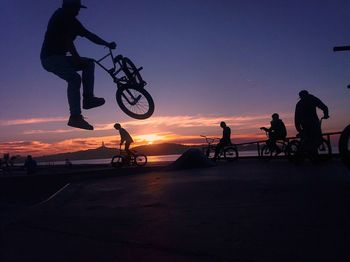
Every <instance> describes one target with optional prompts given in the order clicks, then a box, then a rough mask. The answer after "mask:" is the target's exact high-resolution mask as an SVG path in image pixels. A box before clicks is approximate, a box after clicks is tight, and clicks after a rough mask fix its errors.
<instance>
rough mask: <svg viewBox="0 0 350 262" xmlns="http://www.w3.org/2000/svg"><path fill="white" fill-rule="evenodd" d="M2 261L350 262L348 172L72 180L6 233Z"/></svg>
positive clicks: (236, 169)
mask: <svg viewBox="0 0 350 262" xmlns="http://www.w3.org/2000/svg"><path fill="white" fill-rule="evenodd" d="M0 241H1V242H0V261H2V262H7V261H23V260H26V261H350V172H349V171H348V170H347V169H345V167H343V166H342V165H341V163H340V162H338V161H331V162H328V163H326V164H324V165H321V166H313V165H311V164H308V163H306V164H304V165H300V166H295V165H292V164H290V163H288V162H287V161H286V160H275V161H271V162H264V161H258V160H253V159H247V160H239V161H238V162H235V163H229V164H226V163H225V164H220V165H218V166H217V167H213V168H207V169H193V170H186V171H172V172H162V171H154V172H149V173H147V174H140V175H135V176H121V177H113V178H103V179H95V180H89V181H85V182H83V181H81V182H76V183H71V184H70V185H69V186H67V187H65V188H64V190H62V191H61V192H60V193H58V194H57V195H56V196H55V197H53V198H52V199H50V200H49V201H47V202H44V203H42V204H40V205H35V206H32V207H26V208H24V209H21V211H20V212H18V213H16V216H13V217H11V219H10V220H9V219H8V220H7V221H6V223H5V222H3V224H2V227H1V238H0Z"/></svg>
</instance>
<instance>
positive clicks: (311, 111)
mask: <svg viewBox="0 0 350 262" xmlns="http://www.w3.org/2000/svg"><path fill="white" fill-rule="evenodd" d="M299 97H300V100H299V102H298V103H297V105H296V107H295V115H294V123H295V128H296V130H297V131H298V133H299V134H298V135H299V136H300V137H301V140H302V143H301V147H302V148H301V150H302V151H304V152H307V153H309V154H310V156H311V157H316V156H317V152H318V147H319V146H320V145H321V144H322V130H321V122H320V120H319V118H318V115H317V108H319V109H321V110H322V111H323V119H328V118H329V115H328V107H327V106H326V105H325V104H324V103H323V102H322V101H321V100H320V99H319V98H317V97H315V96H313V95H311V94H309V92H308V91H306V90H302V91H300V92H299Z"/></svg>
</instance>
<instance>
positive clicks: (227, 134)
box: [213, 121, 231, 161]
mask: <svg viewBox="0 0 350 262" xmlns="http://www.w3.org/2000/svg"><path fill="white" fill-rule="evenodd" d="M220 127H221V128H222V129H223V131H222V138H221V139H220V142H219V143H218V144H217V145H216V148H215V155H214V158H213V161H216V159H217V158H218V156H219V154H220V152H221V150H222V149H223V148H224V147H225V146H228V145H231V129H230V128H229V127H228V126H227V125H226V123H225V122H224V121H222V122H221V123H220Z"/></svg>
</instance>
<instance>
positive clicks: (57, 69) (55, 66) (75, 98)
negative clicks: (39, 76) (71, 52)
mask: <svg viewBox="0 0 350 262" xmlns="http://www.w3.org/2000/svg"><path fill="white" fill-rule="evenodd" d="M42 65H43V67H44V68H45V69H46V70H47V71H49V72H52V73H54V74H55V75H57V76H58V77H60V78H62V79H64V80H66V81H67V83H68V88H67V97H68V103H69V110H70V113H71V115H80V114H81V106H80V84H81V77H80V75H79V74H78V73H77V71H79V70H80V69H79V68H78V67H77V66H76V65H75V64H74V62H73V59H72V57H70V56H60V55H55V56H50V57H48V58H45V59H43V60H42Z"/></svg>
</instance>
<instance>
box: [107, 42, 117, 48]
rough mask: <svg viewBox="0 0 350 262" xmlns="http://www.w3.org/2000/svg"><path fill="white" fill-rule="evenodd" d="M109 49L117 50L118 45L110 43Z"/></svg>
mask: <svg viewBox="0 0 350 262" xmlns="http://www.w3.org/2000/svg"><path fill="white" fill-rule="evenodd" d="M107 47H108V48H109V49H115V48H116V47H117V44H116V43H115V42H110V43H108V44H107Z"/></svg>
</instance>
